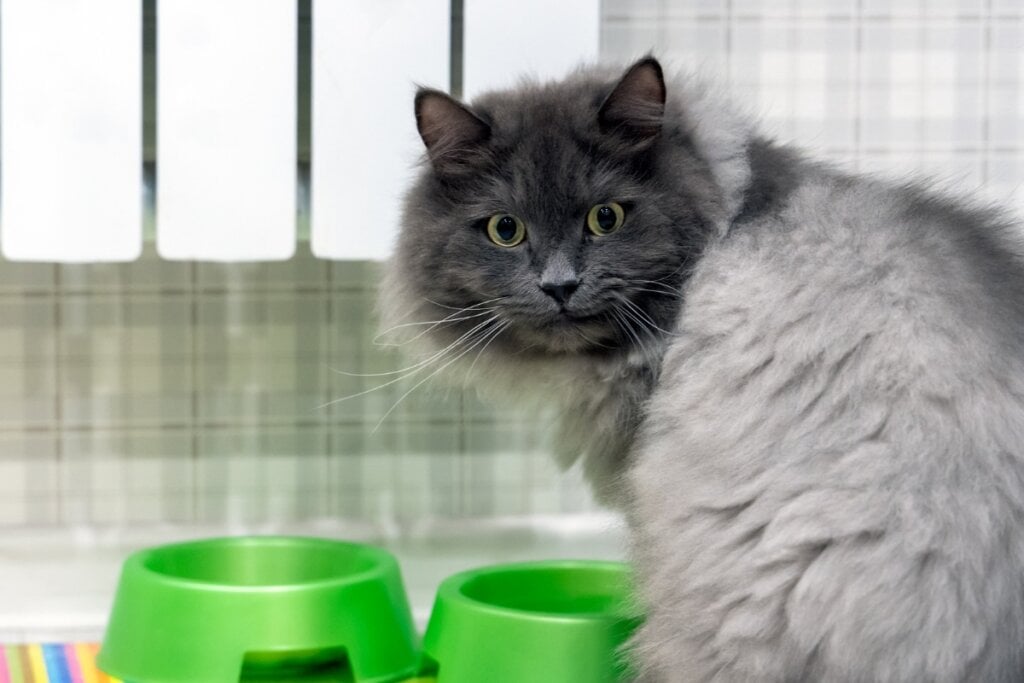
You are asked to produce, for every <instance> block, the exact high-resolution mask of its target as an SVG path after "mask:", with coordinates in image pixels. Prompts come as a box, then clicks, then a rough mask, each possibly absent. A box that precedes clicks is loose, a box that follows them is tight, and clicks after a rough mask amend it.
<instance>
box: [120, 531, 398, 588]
mask: <svg viewBox="0 0 1024 683" xmlns="http://www.w3.org/2000/svg"><path fill="white" fill-rule="evenodd" d="M246 545H261V546H262V545H266V546H279V547H281V546H285V547H287V546H291V547H310V546H315V547H321V548H322V547H333V548H335V549H346V550H349V551H356V552H358V553H359V554H361V555H363V556H364V557H365V558H366V559H368V560H369V562H370V564H369V566H368V567H366V568H365V569H361V570H359V571H355V572H352V573H347V574H344V575H337V576H328V577H324V578H319V579H313V580H309V581H300V582H292V583H265V584H257V585H240V584H232V583H220V582H216V581H206V580H202V579H194V578H188V577H184V576H178V575H174V574H167V573H164V572H161V571H159V570H157V569H154V568H153V567H151V566H150V564H149V563H150V562H151V561H152V560H153V558H155V557H157V556H159V555H160V554H161V553H165V552H169V551H179V550H182V549H185V548H200V549H201V548H205V547H217V548H221V547H225V546H227V547H235V546H246ZM388 570H394V571H396V572H397V571H400V570H399V567H398V563H397V560H396V559H395V557H394V556H393V555H392V554H391V553H390V552H388V551H387V550H385V549H384V548H380V547H378V546H374V545H370V544H364V543H355V542H352V541H342V540H337V539H332V538H325V537H321V536H303V535H289V534H240V535H233V536H232V535H228V536H214V537H200V538H195V539H190V540H184V541H175V542H172V543H165V544H161V545H157V546H150V547H147V548H142V549H140V550H137V551H135V552H133V553H131V554H130V555H129V556H128V557H127V558H126V559H125V562H124V569H123V572H124V573H125V574H129V573H137V574H139V575H140V576H145V577H147V578H148V579H152V580H154V581H157V582H159V583H161V584H164V585H173V586H179V587H182V588H188V589H190V590H203V591H211V592H216V593H228V592H231V593H236V592H237V593H262V592H273V593H280V592H284V591H312V590H321V589H332V588H341V587H344V586H349V585H352V584H356V583H361V582H363V581H368V580H378V579H385V578H386V577H385V576H382V572H383V573H386V572H387V571H388Z"/></svg>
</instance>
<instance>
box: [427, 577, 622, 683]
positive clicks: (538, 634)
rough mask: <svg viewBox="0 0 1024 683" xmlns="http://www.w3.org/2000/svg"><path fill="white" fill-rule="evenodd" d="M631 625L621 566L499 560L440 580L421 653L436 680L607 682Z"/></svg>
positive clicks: (613, 677)
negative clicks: (502, 562) (431, 664)
mask: <svg viewBox="0 0 1024 683" xmlns="http://www.w3.org/2000/svg"><path fill="white" fill-rule="evenodd" d="M639 623H640V619H639V617H638V612H637V610H636V609H635V608H634V607H633V603H632V600H631V590H630V580H629V571H628V569H627V567H626V565H624V564H620V563H617V562H597V561H572V560H568V561H551V562H528V563H522V564H505V565H497V566H493V567H485V568H483V569H475V570H472V571H467V572H463V573H461V574H456V575H455V576H452V577H450V578H448V579H446V580H445V581H444V582H443V583H442V584H441V586H440V587H439V588H438V592H437V598H436V600H435V602H434V609H433V612H432V613H431V615H430V622H429V624H428V625H427V632H426V635H425V636H424V639H423V649H424V652H425V654H426V655H427V657H429V659H431V660H433V662H434V663H436V666H437V671H436V676H437V681H438V683H470V682H473V683H479V681H487V683H522V682H523V681H544V683H612V682H615V681H623V680H628V677H629V672H628V667H627V666H626V663H625V661H624V659H623V657H622V654H621V647H622V644H623V643H624V642H625V641H626V639H627V638H628V637H629V635H630V634H631V633H632V631H633V629H635V628H636V626H637V625H638V624H639Z"/></svg>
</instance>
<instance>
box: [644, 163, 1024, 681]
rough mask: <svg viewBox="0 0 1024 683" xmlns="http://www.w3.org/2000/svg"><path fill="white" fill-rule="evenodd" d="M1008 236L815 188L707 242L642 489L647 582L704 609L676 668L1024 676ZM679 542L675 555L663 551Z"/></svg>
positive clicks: (846, 182) (1014, 272)
mask: <svg viewBox="0 0 1024 683" xmlns="http://www.w3.org/2000/svg"><path fill="white" fill-rule="evenodd" d="M1012 230H1013V228H1012V226H1009V225H1004V224H1002V223H1000V221H999V220H998V219H997V218H996V217H994V215H993V214H991V213H989V212H986V211H983V210H978V209H973V208H965V207H962V206H960V205H958V204H956V203H955V202H952V201H949V200H946V199H944V198H942V197H940V196H938V195H930V194H928V193H927V192H924V191H921V190H918V189H915V188H908V187H902V188H897V187H892V186H886V185H883V184H879V183H873V182H867V181H863V180H860V179H857V178H851V177H845V176H840V175H832V176H827V175H823V176H819V177H817V178H812V179H811V178H809V179H806V180H805V181H804V182H802V183H800V184H799V186H797V187H794V189H793V190H792V193H791V195H790V196H789V197H788V198H787V200H786V201H785V202H784V203H783V204H782V205H780V206H779V207H778V208H777V209H776V210H773V211H769V212H766V213H765V214H764V215H763V216H760V217H758V218H756V219H754V220H752V221H750V222H749V223H748V224H747V225H745V226H743V227H742V228H740V229H738V230H737V231H736V232H735V233H734V234H731V235H729V236H727V237H726V238H725V239H723V240H722V241H721V242H720V243H718V244H716V245H713V246H711V247H710V248H709V249H708V251H707V253H706V255H705V257H704V258H703V260H702V262H701V263H700V264H699V266H698V268H697V269H696V271H695V273H694V275H693V278H692V279H691V281H690V283H689V285H688V288H687V291H686V303H685V305H684V310H683V313H682V316H681V319H680V322H679V325H678V332H679V337H678V338H677V339H676V340H675V341H674V342H673V343H672V345H671V346H670V349H669V351H668V353H667V355H666V357H665V362H664V366H663V371H662V379H661V383H660V385H659V387H658V389H657V391H656V392H655V395H654V397H653V398H652V400H651V404H650V405H651V408H650V411H649V417H648V421H647V423H646V425H645V427H644V430H643V435H642V438H641V442H640V447H639V449H638V459H637V464H636V467H635V468H634V471H633V473H632V484H633V486H634V490H635V492H636V493H637V501H638V502H637V508H636V510H635V515H636V520H637V527H638V529H639V531H638V534H637V541H636V546H635V547H636V549H637V555H638V558H637V559H638V562H639V564H640V566H641V571H642V572H644V573H645V575H646V579H647V582H648V585H649V586H650V587H651V592H652V595H654V594H659V595H662V596H664V595H665V593H666V591H667V592H669V593H672V590H673V588H672V587H673V586H675V587H676V588H675V593H676V595H675V597H674V599H675V600H676V604H684V605H689V606H690V608H691V611H690V612H689V616H688V619H689V620H690V623H688V624H687V625H685V628H684V627H683V625H681V624H677V626H679V627H680V628H684V630H685V631H686V632H688V633H689V634H691V635H692V636H693V639H694V640H693V644H694V649H692V650H687V649H686V648H683V649H682V650H680V652H681V654H680V655H679V659H678V660H676V661H669V660H673V659H674V657H675V655H671V654H669V655H668V660H666V662H665V665H666V667H667V666H669V665H672V666H682V667H684V670H688V671H689V672H690V673H692V674H693V676H694V678H695V679H697V680H700V679H702V678H704V677H705V674H707V672H708V671H713V670H719V671H723V670H724V671H732V672H733V674H735V676H737V677H739V676H741V675H742V676H747V677H750V676H756V677H758V678H759V679H764V680H776V679H787V680H791V679H793V678H799V677H801V676H804V677H810V678H812V679H822V678H825V679H837V678H838V679H849V680H853V678H851V676H852V674H851V673H850V672H854V671H860V672H863V673H864V674H865V675H864V676H863V679H864V680H951V681H952V680H964V679H967V678H972V679H974V680H1016V679H1017V678H1018V675H1017V674H1018V672H1019V669H1018V667H1019V666H1020V664H1021V645H1020V644H1019V643H1020V642H1021V637H1022V636H1024V633H1022V626H1024V531H1022V522H1024V363H1022V356H1024V352H1022V350H1024V346H1022V344H1021V341H1022V337H1024V335H1022V330H1024V311H1022V307H1021V304H1022V302H1024V269H1022V267H1021V259H1020V255H1019V251H1018V247H1017V246H1016V243H1015V239H1016V238H1015V236H1014V234H1013V232H1012ZM665 510H671V513H666V512H665ZM670 529H671V531H670ZM667 533H674V534H675V536H676V538H677V540H678V542H677V543H676V544H675V545H674V546H672V547H671V549H670V550H665V549H664V546H663V545H662V546H660V548H661V549H660V550H659V549H658V548H659V546H658V544H657V543H656V542H655V541H654V538H655V537H656V536H658V535H659V534H667ZM647 534H650V536H648V535H647ZM684 611H686V610H684ZM665 615H666V616H665V618H666V619H668V620H671V619H672V618H673V617H672V615H671V614H670V613H669V612H666V613H665ZM659 618H660V616H659V614H658V610H655V613H654V614H652V619H653V622H654V623H657V621H658V620H659ZM660 627H661V629H662V630H664V628H666V625H665V624H661V625H660ZM697 643H701V645H700V646H699V647H697V645H696V644H697ZM640 646H641V647H642V646H643V643H642V637H641V645H640ZM780 653H781V654H780ZM652 657H653V658H654V659H657V657H656V656H653V655H652ZM723 662H730V664H729V665H728V667H731V668H728V667H727V668H725V669H722V667H723V666H724V664H723ZM794 672H798V673H799V674H800V676H795V675H794ZM843 672H845V673H843ZM915 677H916V678H915ZM727 679H728V677H727ZM729 680H731V679H729ZM858 680H859V679H858Z"/></svg>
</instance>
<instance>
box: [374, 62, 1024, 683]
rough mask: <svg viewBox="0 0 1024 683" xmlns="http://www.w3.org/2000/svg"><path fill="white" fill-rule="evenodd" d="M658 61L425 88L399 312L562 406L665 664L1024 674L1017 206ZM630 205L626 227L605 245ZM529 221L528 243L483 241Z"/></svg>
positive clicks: (468, 364) (680, 669) (431, 363)
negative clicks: (603, 231)
mask: <svg viewBox="0 0 1024 683" xmlns="http://www.w3.org/2000/svg"><path fill="white" fill-rule="evenodd" d="M661 79H662V76H661V70H660V67H659V66H658V65H657V62H655V61H654V60H652V59H650V58H648V59H645V60H642V61H641V62H638V63H637V64H636V65H634V66H633V67H631V68H630V69H629V70H628V71H627V72H626V73H625V74H624V75H623V74H622V73H621V72H618V73H615V74H612V73H610V72H607V71H602V70H598V69H590V70H583V71H581V72H579V73H578V74H576V75H574V76H572V77H570V78H569V79H567V80H566V81H564V82H560V83H551V84H526V85H523V86H522V87H520V88H517V89H515V90H512V91H509V92H501V93H492V94H489V95H486V96H483V97H481V98H480V99H479V100H477V101H475V102H473V103H472V105H471V106H468V107H467V106H463V105H461V104H458V103H456V102H455V101H454V100H450V99H448V98H446V97H445V96H444V95H442V94H440V93H436V92H434V91H421V93H420V95H419V96H418V98H417V116H418V123H419V127H420V132H421V135H422V136H423V138H424V141H425V142H426V145H427V148H428V160H429V162H428V163H425V164H424V169H423V172H422V174H421V176H420V177H419V179H418V181H417V182H416V184H415V185H414V187H413V188H412V189H411V191H410V193H409V196H408V202H407V205H406V211H405V222H404V226H403V230H402V233H401V237H400V239H399V243H398V246H397V249H396V252H395V255H394V258H393V259H392V261H391V263H390V266H389V268H388V270H387V274H386V282H385V284H384V287H383V290H382V292H383V295H382V302H383V308H384V312H385V314H386V319H387V320H388V321H389V322H390V324H392V325H397V324H408V323H409V322H412V323H413V325H412V326H410V327H406V328H402V329H406V330H413V331H414V332H415V334H413V335H411V336H410V339H412V338H415V342H416V343H415V344H412V345H411V346H414V347H415V348H417V349H418V350H419V351H420V353H421V354H425V355H423V356H422V357H423V358H424V364H423V365H422V366H420V367H421V368H424V369H427V370H429V373H432V372H434V371H435V370H439V371H441V372H442V374H447V375H449V376H451V377H454V378H456V379H457V380H461V379H463V378H468V380H469V381H470V382H471V383H473V384H475V385H477V386H479V387H482V388H485V389H487V390H493V391H496V392H497V393H498V394H509V393H511V394H512V395H513V396H514V397H516V399H517V400H518V401H519V402H520V403H521V402H523V400H524V399H523V396H524V395H525V396H530V397H539V398H543V399H544V400H546V401H547V402H549V403H551V404H553V405H554V406H556V407H557V408H559V409H560V410H561V412H562V413H563V439H562V441H561V451H562V453H563V454H564V462H565V463H566V464H569V463H571V462H572V461H573V460H575V459H577V458H579V459H582V462H583V466H584V468H585V469H586V471H587V473H588V475H589V476H590V478H591V480H592V481H593V482H594V484H595V487H596V490H597V491H598V493H599V495H601V496H602V497H603V498H604V499H606V500H609V501H611V502H617V503H620V504H622V505H624V507H625V509H626V511H627V516H628V519H629V521H630V525H631V531H632V538H633V542H632V550H633V558H634V561H635V565H636V570H637V575H638V579H639V586H640V594H641V598H642V600H643V602H644V606H645V608H646V610H647V614H648V617H647V621H646V623H645V625H644V626H643V627H642V628H641V629H640V631H639V633H638V635H637V636H636V638H635V639H634V642H633V643H632V653H633V654H634V655H635V658H636V660H637V666H638V670H639V672H640V677H641V678H642V679H644V680H650V681H707V680H718V681H750V680H758V681H794V680H815V681H817V680H824V681H1017V680H1021V679H1022V678H1024V633H1022V631H1024V525H1022V523H1021V522H1022V520H1024V462H1022V456H1024V365H1022V363H1024V355H1022V354H1021V353H1020V350H1021V347H1022V337H1024V264H1022V254H1024V250H1022V246H1021V244H1020V243H1019V240H1018V235H1017V232H1016V228H1015V226H1014V225H1013V224H1012V223H1011V222H1009V221H1007V220H1006V219H1004V218H1003V217H1001V216H1000V215H999V214H998V213H996V212H994V211H991V210H986V209H982V208H978V207H974V206H970V205H967V204H965V203H963V202H958V201H954V200H952V199H949V198H947V197H945V196H943V195H941V194H937V193H934V192H931V191H929V190H927V189H925V188H923V187H919V186H913V185H893V184H886V183H883V182H878V181H875V180H872V179H869V178H864V177H858V176H853V175H850V174H846V173H843V172H840V171H837V170H835V169H832V168H829V167H826V166H824V165H821V164H817V163H813V162H811V161H808V160H806V159H805V158H804V157H802V156H801V155H800V154H799V153H798V152H796V151H794V150H792V149H789V148H787V147H782V146H777V145H775V144H773V143H771V142H769V141H767V140H765V139H764V138H762V137H761V136H759V135H758V133H757V132H756V131H755V129H754V127H753V126H752V125H751V124H750V123H748V122H747V121H746V119H745V118H744V117H742V116H739V115H738V114H736V113H735V111H734V109H732V108H731V107H730V106H729V105H728V104H725V103H724V102H723V100H721V99H720V98H718V97H716V96H715V95H714V93H713V92H712V91H711V90H710V89H709V88H707V87H706V86H704V85H702V84H701V83H699V82H697V81H694V80H692V79H688V78H679V79H675V80H672V81H670V82H669V83H668V84H667V88H663V90H662V91H661V92H659V91H658V88H657V83H656V82H655V81H658V82H661ZM608 201H619V202H623V203H628V207H629V208H628V213H627V219H626V222H625V224H624V225H623V227H622V228H621V229H620V230H619V231H617V232H615V233H613V234H612V235H608V236H606V237H592V236H589V235H588V234H587V232H586V229H585V227H584V221H585V216H586V212H587V210H588V208H589V207H590V206H592V205H594V204H597V203H602V202H608ZM504 212H507V213H513V214H515V215H517V216H520V217H521V218H522V219H523V220H524V222H525V223H526V225H527V227H528V237H527V240H526V241H525V242H524V243H523V244H521V245H519V246H517V247H513V248H504V247H499V246H497V245H495V244H493V243H491V242H490V241H489V240H488V239H487V237H486V235H485V234H484V232H483V231H482V230H481V221H482V220H485V219H486V218H487V217H488V216H490V215H493V214H496V213H504ZM567 272H568V273H571V274H574V275H575V276H577V277H578V279H579V281H580V284H579V289H578V290H577V291H576V293H575V294H573V296H572V297H571V298H570V299H569V300H568V302H567V303H566V304H565V305H564V306H559V305H558V304H557V302H555V301H553V300H552V299H551V297H550V296H547V295H545V294H544V293H543V292H542V291H541V287H540V285H541V284H542V283H543V282H544V279H545V278H546V277H547V278H550V277H551V276H552V273H555V274H556V275H558V274H562V275H564V274H565V273H567ZM625 301H628V302H629V303H625ZM626 310H629V311H631V312H632V314H633V315H632V316H628V315H626V314H625V313H624V311H626ZM616 311H617V313H616ZM417 323H423V324H422V325H419V326H417ZM442 368H443V370H441V369H442ZM429 373H428V374H429ZM531 400H532V399H531Z"/></svg>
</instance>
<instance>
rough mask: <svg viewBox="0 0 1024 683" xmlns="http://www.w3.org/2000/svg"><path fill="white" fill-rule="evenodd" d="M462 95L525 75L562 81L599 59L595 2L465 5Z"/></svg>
mask: <svg viewBox="0 0 1024 683" xmlns="http://www.w3.org/2000/svg"><path fill="white" fill-rule="evenodd" d="M464 9H465V17H464V20H463V21H464V26H465V41H464V49H463V76H462V91H463V93H464V94H465V97H466V98H467V99H472V98H473V97H475V96H476V95H477V94H479V93H480V92H483V91H485V90H491V89H494V88H505V87H508V86H512V85H515V84H516V83H517V82H518V81H519V79H520V78H522V77H523V76H524V75H532V76H534V77H536V78H538V79H540V80H542V81H543V80H546V79H551V78H560V77H562V76H564V75H565V74H567V73H568V72H569V71H571V70H572V69H573V68H575V67H577V66H579V65H581V64H584V63H587V62H593V61H596V60H597V49H598V39H599V36H600V21H601V7H600V2H599V1H598V0H560V1H559V2H552V0H519V1H518V2H495V1H494V0H466V1H465V6H464Z"/></svg>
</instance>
